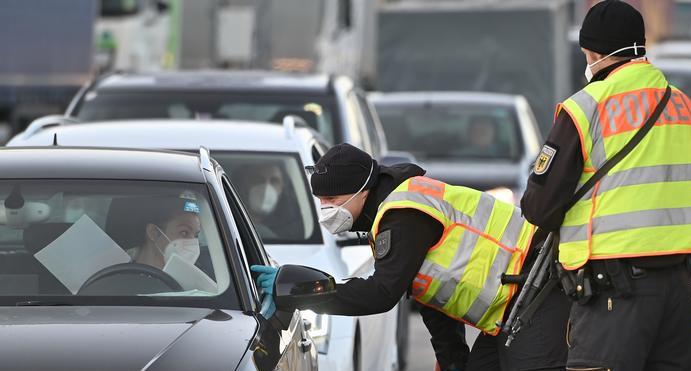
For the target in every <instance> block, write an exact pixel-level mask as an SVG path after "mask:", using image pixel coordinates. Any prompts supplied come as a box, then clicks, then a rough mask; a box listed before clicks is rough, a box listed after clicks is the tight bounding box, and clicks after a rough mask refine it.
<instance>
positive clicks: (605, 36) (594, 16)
mask: <svg viewBox="0 0 691 371" xmlns="http://www.w3.org/2000/svg"><path fill="white" fill-rule="evenodd" d="M578 42H579V44H580V45H581V47H582V48H584V49H588V50H590V51H594V52H596V53H599V54H604V55H607V54H610V53H612V52H615V51H617V50H619V49H621V48H625V47H627V46H633V45H634V43H635V44H636V46H640V48H638V49H637V51H638V54H636V50H634V49H633V48H632V49H627V50H623V51H621V52H619V53H617V54H615V56H620V57H642V56H644V55H645V24H644V23H643V17H642V16H641V13H639V12H638V10H636V9H635V8H634V7H632V6H631V5H629V4H627V3H625V2H623V1H619V0H605V1H602V2H600V3H597V4H595V5H593V7H592V8H590V10H589V11H588V14H586V16H585V19H584V20H583V25H582V26H581V33H580V36H579V39H578Z"/></svg>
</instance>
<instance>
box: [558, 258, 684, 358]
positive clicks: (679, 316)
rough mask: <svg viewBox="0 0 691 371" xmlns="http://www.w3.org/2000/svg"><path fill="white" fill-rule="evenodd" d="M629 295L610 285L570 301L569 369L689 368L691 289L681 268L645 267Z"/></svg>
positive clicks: (632, 282)
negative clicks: (591, 295)
mask: <svg viewBox="0 0 691 371" xmlns="http://www.w3.org/2000/svg"><path fill="white" fill-rule="evenodd" d="M631 284H632V292H633V295H632V296H631V297H629V298H626V299H623V298H620V297H618V296H617V294H616V292H615V291H614V290H613V289H609V290H605V291H602V292H600V294H599V295H597V296H596V297H595V298H593V299H592V300H591V301H590V302H589V303H588V304H586V305H577V304H574V305H573V307H572V309H571V316H570V319H569V326H568V339H567V340H568V346H569V356H568V363H567V370H612V371H643V370H645V371H689V370H691V287H690V286H689V273H688V271H687V270H686V268H685V267H684V266H681V265H678V266H675V267H669V268H663V269H657V270H646V272H645V275H644V276H641V277H638V278H632V279H631Z"/></svg>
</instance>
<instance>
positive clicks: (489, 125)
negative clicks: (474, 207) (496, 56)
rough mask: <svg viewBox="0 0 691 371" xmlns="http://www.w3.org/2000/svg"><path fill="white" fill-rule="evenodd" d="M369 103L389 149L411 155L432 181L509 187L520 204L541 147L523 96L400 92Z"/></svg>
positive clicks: (375, 95) (374, 95) (374, 97)
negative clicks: (382, 128)
mask: <svg viewBox="0 0 691 371" xmlns="http://www.w3.org/2000/svg"><path fill="white" fill-rule="evenodd" d="M369 99H370V101H371V102H372V103H373V104H374V106H375V108H376V110H377V113H378V115H379V117H380V119H381V122H382V125H383V127H384V131H385V133H386V137H387V140H388V144H389V149H391V150H393V151H406V152H410V153H411V154H412V155H413V156H414V157H415V159H416V160H417V162H418V163H419V164H420V166H422V167H423V168H424V169H425V170H427V175H429V176H430V177H433V178H435V179H439V180H442V181H445V182H447V183H451V184H457V185H464V186H468V187H473V188H477V189H481V190H490V189H494V188H497V187H503V188H508V189H509V190H510V191H511V193H510V194H509V196H508V197H507V198H509V199H513V200H514V201H517V199H518V196H519V194H520V193H521V192H522V190H523V188H524V187H525V183H526V181H527V176H528V173H529V167H530V164H531V163H532V161H534V159H535V157H536V156H537V154H538V152H539V150H540V145H541V143H542V138H541V136H540V132H539V131H538V127H537V124H536V121H535V117H534V115H533V112H532V110H531V109H530V106H529V104H528V101H527V100H526V99H525V98H524V97H522V96H520V95H506V94H493V93H477V92H400V93H372V94H370V95H369ZM516 193H518V194H516Z"/></svg>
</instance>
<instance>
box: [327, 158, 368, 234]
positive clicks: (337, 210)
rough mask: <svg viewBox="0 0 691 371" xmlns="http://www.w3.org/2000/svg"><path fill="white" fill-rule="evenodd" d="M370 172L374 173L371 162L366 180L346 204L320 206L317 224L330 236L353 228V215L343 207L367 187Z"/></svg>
mask: <svg viewBox="0 0 691 371" xmlns="http://www.w3.org/2000/svg"><path fill="white" fill-rule="evenodd" d="M372 171H374V162H372V167H371V168H370V171H369V175H367V179H365V184H363V185H362V187H360V189H359V190H358V191H357V192H355V194H353V195H352V196H350V198H349V199H348V200H346V202H344V203H342V204H340V205H322V207H321V210H320V211H319V223H320V224H321V225H323V226H324V228H326V229H327V230H328V231H329V232H331V234H337V233H341V232H345V231H347V230H349V229H350V228H352V226H353V214H351V213H350V211H348V209H346V208H345V207H344V206H345V205H347V204H348V202H350V201H352V200H353V199H354V198H355V196H357V195H358V194H359V193H360V192H362V190H363V189H365V186H366V185H367V182H369V179H370V177H371V176H372Z"/></svg>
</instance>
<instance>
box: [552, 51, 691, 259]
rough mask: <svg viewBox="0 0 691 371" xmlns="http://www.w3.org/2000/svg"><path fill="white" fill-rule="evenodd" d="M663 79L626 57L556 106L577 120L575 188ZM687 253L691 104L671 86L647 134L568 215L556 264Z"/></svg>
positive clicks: (642, 112) (626, 131) (690, 245)
mask: <svg viewBox="0 0 691 371" xmlns="http://www.w3.org/2000/svg"><path fill="white" fill-rule="evenodd" d="M667 84H668V83H667V80H666V79H665V77H664V75H663V74H662V72H660V71H659V70H658V69H657V68H655V67H654V66H653V65H651V64H650V63H648V62H647V61H636V62H629V63H626V64H624V65H622V66H621V67H619V68H617V69H616V70H614V71H613V72H612V73H610V74H609V76H608V77H607V78H606V79H605V80H603V81H597V82H593V83H591V84H589V85H587V86H586V87H585V88H584V89H583V90H581V91H579V92H578V93H576V94H575V95H573V96H572V97H570V98H569V99H567V100H566V101H564V103H562V104H560V105H559V106H558V107H557V112H558V111H559V109H564V110H565V111H566V112H567V113H568V114H569V115H570V116H571V118H572V120H573V122H574V123H575V124H576V129H577V130H578V135H579V137H580V141H581V150H582V155H583V163H584V168H583V173H582V175H581V178H580V181H579V183H580V185H582V184H583V183H585V182H586V181H587V180H588V179H589V178H590V177H591V176H592V175H593V174H594V173H595V171H597V169H598V168H600V167H601V166H602V165H603V164H604V163H605V161H606V160H607V159H609V158H611V157H612V156H613V155H615V154H616V153H617V152H619V150H621V148H622V147H624V145H626V143H627V142H628V141H629V140H630V139H631V137H632V136H633V135H634V134H635V133H636V131H637V130H638V128H640V127H641V126H642V125H643V123H645V121H646V120H647V119H648V117H650V115H651V113H652V111H653V110H654V109H655V107H656V105H657V103H658V102H659V101H660V99H661V98H662V95H663V94H664V91H665V88H666V87H667ZM687 253H691V102H690V101H689V98H688V97H687V96H686V95H685V94H684V93H683V92H681V91H680V90H678V89H676V88H673V89H672V95H671V97H670V99H669V102H668V103H667V105H666V106H665V110H664V111H663V113H662V115H660V118H659V119H658V120H657V122H656V123H655V126H653V128H652V129H651V131H650V132H649V133H648V134H647V135H646V136H645V137H644V138H643V140H642V141H641V142H640V143H639V144H638V146H636V147H635V148H634V149H633V151H631V153H629V154H628V155H627V156H626V157H625V158H624V159H623V160H622V161H621V162H619V163H618V164H617V165H616V166H615V167H614V168H613V169H612V170H610V172H609V173H608V174H607V175H606V176H605V177H603V178H602V179H601V180H600V181H599V182H597V183H596V185H595V186H594V187H593V189H592V190H590V191H589V192H588V193H587V194H586V195H585V196H584V197H583V198H581V199H580V200H579V201H578V202H577V203H576V204H575V205H574V206H573V207H572V208H571V209H570V210H569V211H568V212H567V213H566V217H565V219H564V222H563V224H562V227H561V230H560V244H559V261H560V262H561V264H562V265H563V266H564V267H565V268H566V269H570V270H573V269H577V268H579V267H581V266H582V265H583V264H585V263H586V262H587V261H588V260H594V259H613V258H626V257H640V256H655V255H669V254H687Z"/></svg>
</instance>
